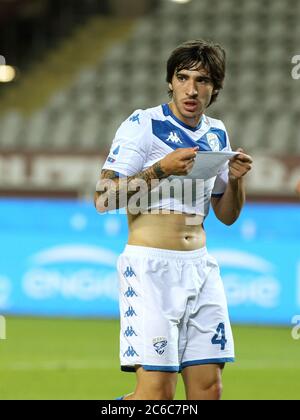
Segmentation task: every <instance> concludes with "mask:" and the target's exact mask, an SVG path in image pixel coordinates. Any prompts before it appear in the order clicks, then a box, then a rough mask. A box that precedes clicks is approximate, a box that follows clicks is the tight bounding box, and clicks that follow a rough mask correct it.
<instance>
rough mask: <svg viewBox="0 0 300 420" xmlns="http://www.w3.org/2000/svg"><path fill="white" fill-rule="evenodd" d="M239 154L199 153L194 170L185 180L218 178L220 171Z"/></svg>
mask: <svg viewBox="0 0 300 420" xmlns="http://www.w3.org/2000/svg"><path fill="white" fill-rule="evenodd" d="M238 154H239V153H238V152H198V153H197V157H196V160H195V164H194V166H193V169H192V170H191V172H190V173H189V174H188V175H185V176H184V178H187V179H189V178H192V179H203V180H204V181H206V180H207V179H210V178H213V177H215V176H217V174H218V172H219V170H220V169H221V168H222V166H224V165H225V164H226V163H227V162H228V161H229V160H230V159H232V158H233V157H234V156H236V155H238Z"/></svg>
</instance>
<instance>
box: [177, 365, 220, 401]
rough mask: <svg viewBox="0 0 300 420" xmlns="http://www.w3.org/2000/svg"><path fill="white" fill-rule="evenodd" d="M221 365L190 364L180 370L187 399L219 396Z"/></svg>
mask: <svg viewBox="0 0 300 420" xmlns="http://www.w3.org/2000/svg"><path fill="white" fill-rule="evenodd" d="M223 368H224V364H222V365H217V364H216V365H214V364H211V365H198V366H190V367H187V368H185V369H183V371H182V378H183V381H184V385H185V392H186V398H187V400H208V399H216V398H215V396H216V395H218V394H219V397H220V396H221V388H222V370H223Z"/></svg>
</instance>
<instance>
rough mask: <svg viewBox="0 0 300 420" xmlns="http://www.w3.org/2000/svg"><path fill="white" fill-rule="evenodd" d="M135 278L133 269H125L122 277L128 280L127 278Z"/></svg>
mask: <svg viewBox="0 0 300 420" xmlns="http://www.w3.org/2000/svg"><path fill="white" fill-rule="evenodd" d="M133 276H134V277H136V275H135V272H134V271H133V269H132V268H131V267H127V269H126V271H125V273H124V277H126V278H127V279H128V277H130V278H131V277H133Z"/></svg>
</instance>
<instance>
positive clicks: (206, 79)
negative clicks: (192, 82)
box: [198, 77, 211, 85]
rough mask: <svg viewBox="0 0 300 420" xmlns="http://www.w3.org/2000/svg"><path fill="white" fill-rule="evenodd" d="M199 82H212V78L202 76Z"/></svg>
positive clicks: (203, 83) (204, 83)
mask: <svg viewBox="0 0 300 420" xmlns="http://www.w3.org/2000/svg"><path fill="white" fill-rule="evenodd" d="M198 82H199V83H201V84H202V85H206V84H209V83H211V80H210V79H209V78H208V77H200V78H199V79H198Z"/></svg>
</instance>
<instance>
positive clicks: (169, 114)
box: [162, 104, 203, 131]
mask: <svg viewBox="0 0 300 420" xmlns="http://www.w3.org/2000/svg"><path fill="white" fill-rule="evenodd" d="M162 110H163V113H164V116H165V117H172V118H173V120H175V121H176V122H178V124H180V125H182V127H184V128H187V129H188V130H191V131H197V130H199V129H200V128H201V126H202V122H203V118H201V121H200V123H199V124H198V125H197V127H191V126H190V125H187V124H185V123H184V122H183V121H181V120H180V119H179V118H177V117H176V115H175V114H173V112H172V110H171V108H170V107H169V105H168V104H164V105H162Z"/></svg>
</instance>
